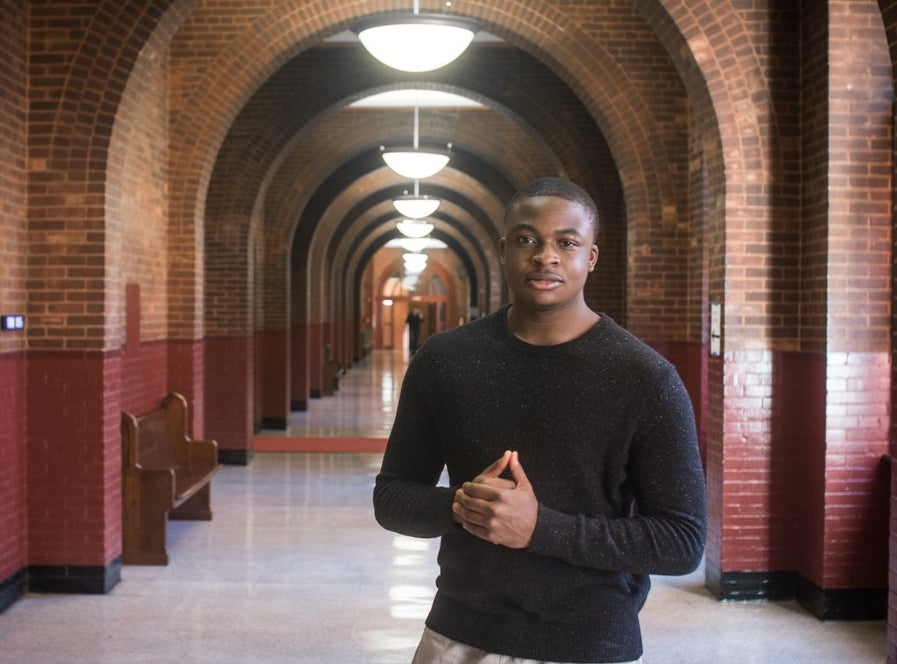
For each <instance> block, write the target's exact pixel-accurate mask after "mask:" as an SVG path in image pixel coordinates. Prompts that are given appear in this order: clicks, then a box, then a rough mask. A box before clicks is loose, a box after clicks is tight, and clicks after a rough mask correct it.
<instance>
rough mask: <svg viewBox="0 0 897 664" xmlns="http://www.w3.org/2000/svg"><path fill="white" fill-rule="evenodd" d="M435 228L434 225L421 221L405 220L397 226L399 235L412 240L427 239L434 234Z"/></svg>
mask: <svg viewBox="0 0 897 664" xmlns="http://www.w3.org/2000/svg"><path fill="white" fill-rule="evenodd" d="M433 228H434V226H433V224H430V223H427V222H426V221H421V220H420V219H403V220H402V221H400V222H398V223H397V224H396V229H398V231H399V233H401V234H402V235H404V236H405V237H410V238H421V237H427V236H428V235H429V234H430V233H432V232H433Z"/></svg>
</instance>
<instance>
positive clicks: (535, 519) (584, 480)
mask: <svg viewBox="0 0 897 664" xmlns="http://www.w3.org/2000/svg"><path fill="white" fill-rule="evenodd" d="M597 216H598V215H597V211H596V208H595V204H594V202H593V201H592V199H591V198H590V197H589V195H588V194H587V193H586V192H585V191H583V190H582V189H581V188H579V187H578V186H577V185H575V184H573V183H571V182H569V181H567V180H563V179H558V178H546V179H541V180H537V181H535V182H533V183H530V184H529V185H527V186H525V187H524V188H523V189H522V190H520V191H519V192H518V193H517V194H516V195H515V196H514V197H513V198H512V200H511V201H510V203H509V204H508V206H507V209H506V213H505V222H504V232H505V236H504V237H503V238H502V239H501V243H500V254H501V261H502V263H503V265H504V272H505V278H506V280H507V283H508V288H509V290H510V292H511V294H512V296H513V302H512V303H511V304H510V305H505V306H504V307H502V308H501V309H499V310H498V311H496V312H494V313H492V314H489V315H486V316H483V317H482V318H479V319H478V320H476V321H474V322H472V323H469V324H467V325H464V326H461V327H458V328H455V329H453V330H450V331H447V332H443V333H440V334H437V335H434V336H431V337H430V338H429V339H428V340H427V343H426V344H425V345H424V346H423V347H422V348H421V349H420V351H419V352H418V353H417V354H416V355H415V356H414V357H413V358H412V361H411V363H410V364H409V366H408V370H407V373H406V375H405V378H404V381H403V385H402V390H401V395H400V399H399V405H398V409H397V412H396V418H395V423H394V425H393V429H392V432H391V434H390V437H389V442H388V445H387V448H386V453H385V455H384V458H383V465H382V468H381V470H380V474H379V475H378V476H377V480H376V487H375V489H374V508H375V514H376V517H377V520H378V521H379V523H380V524H381V525H383V526H384V527H385V528H388V529H390V530H393V531H396V532H399V533H403V534H405V535H410V536H415V537H441V538H442V542H441V546H440V551H439V566H440V573H439V577H438V578H437V580H436V586H437V593H436V597H435V599H434V601H433V605H432V607H431V610H430V613H429V616H428V617H427V620H426V628H425V630H424V634H423V636H422V638H421V642H420V644H419V646H418V649H417V652H416V654H415V657H414V663H415V664H434V663H440V662H442V663H446V662H452V663H453V664H459V663H466V664H472V663H473V662H477V663H480V664H486V663H495V664H497V663H498V662H502V663H505V662H513V663H518V664H520V663H523V662H527V663H530V664H531V663H532V662H533V661H538V662H588V663H607V662H640V661H641V659H640V658H641V656H642V641H641V631H640V627H639V617H638V614H639V611H640V610H641V608H642V606H643V605H644V603H645V599H646V597H647V595H648V589H649V586H650V581H649V577H648V575H650V574H664V575H677V574H686V573H688V572H691V571H692V570H694V569H695V568H696V567H697V566H698V564H699V563H700V561H701V558H702V555H703V550H704V542H705V538H706V503H705V486H704V475H703V471H702V468H701V462H700V459H699V455H698V445H697V437H696V433H695V423H694V416H693V413H692V408H691V402H690V400H689V397H688V394H687V393H686V391H685V388H684V387H683V385H682V382H681V380H680V379H679V376H678V374H677V373H676V370H675V368H674V367H673V365H671V364H670V363H669V362H667V361H666V360H665V359H664V358H662V357H661V356H660V355H659V354H657V353H656V352H655V351H653V350H652V349H650V348H649V347H648V346H647V345H645V344H643V343H642V342H640V341H638V340H637V339H636V338H635V337H633V336H632V335H631V334H629V333H628V332H626V331H625V330H623V329H622V328H621V327H619V326H618V325H617V324H616V323H615V322H614V321H613V320H612V319H611V318H610V317H609V316H607V315H605V314H599V313H597V312H595V311H592V309H590V308H589V307H588V306H587V305H586V303H585V299H584V296H583V287H584V285H585V283H586V278H587V277H588V275H589V273H591V272H592V271H593V270H594V268H595V265H596V263H597V260H598V247H597V245H596V244H595V238H596V235H597V230H598V229H597V225H598V221H597ZM443 468H447V470H448V480H449V483H450V486H448V487H443V486H437V482H438V481H439V478H440V475H441V474H442V472H443Z"/></svg>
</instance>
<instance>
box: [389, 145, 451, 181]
mask: <svg viewBox="0 0 897 664" xmlns="http://www.w3.org/2000/svg"><path fill="white" fill-rule="evenodd" d="M381 155H382V157H383V161H385V162H386V165H387V166H389V167H390V168H391V169H392V170H394V171H395V172H396V173H398V174H399V175H401V176H402V177H404V178H408V179H409V180H423V179H426V178H428V177H432V176H434V175H436V174H437V173H438V172H439V171H441V170H442V169H443V168H445V166H446V164H448V163H449V154H448V152H444V151H442V150H420V149H418V148H396V149H391V150H384V151H383V152H382V153H381Z"/></svg>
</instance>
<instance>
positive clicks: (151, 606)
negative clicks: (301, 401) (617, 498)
mask: <svg viewBox="0 0 897 664" xmlns="http://www.w3.org/2000/svg"><path fill="white" fill-rule="evenodd" d="M404 367H405V359H404V358H403V357H402V355H401V354H393V353H388V352H375V353H374V354H373V355H372V356H370V357H368V358H367V359H366V360H364V361H363V362H361V363H359V364H358V365H356V366H355V367H354V368H352V369H351V370H350V371H349V372H348V373H346V374H345V375H344V376H343V377H342V380H341V385H340V389H339V390H338V392H337V393H336V394H335V395H334V396H332V397H327V398H325V399H322V400H316V401H313V402H312V403H311V406H310V409H309V411H308V412H306V413H293V414H292V416H291V422H290V430H289V431H288V432H286V433H287V434H289V435H293V436H302V435H309V436H311V435H314V436H320V435H326V436H370V437H378V436H383V435H385V434H386V433H387V432H388V429H389V425H390V423H391V421H392V417H393V412H394V407H395V401H396V398H397V394H398V388H399V385H400V382H401V377H402V374H403V371H404ZM266 433H269V434H270V433H271V432H266ZM380 456H381V455H379V454H352V453H341V454H334V453H314V454H310V453H303V454H283V453H260V454H256V456H255V457H254V459H253V460H252V462H251V464H250V465H249V466H248V467H238V466H228V467H225V468H224V469H223V470H222V472H220V473H219V474H218V475H217V476H216V477H215V479H214V481H213V491H212V503H213V509H214V513H215V516H214V519H213V521H211V522H209V523H204V522H189V521H172V522H170V523H169V526H168V538H169V554H170V558H171V563H170V564H169V566H167V567H137V566H126V567H124V568H123V571H122V581H121V582H120V583H119V584H118V585H117V586H116V587H115V588H114V589H113V590H112V592H111V593H110V594H108V595H106V596H84V595H41V594H33V593H31V594H27V595H26V596H24V597H23V598H22V599H21V600H19V601H18V602H17V603H15V604H14V605H13V606H12V607H10V608H9V609H8V610H7V611H6V612H4V613H3V614H2V615H0V662H3V663H5V664H19V663H25V662H29V663H30V662H41V663H42V664H53V663H60V664H61V663H71V662H91V663H116V664H118V663H121V662H135V663H136V662H153V663H154V664H155V663H158V662H182V663H184V662H216V663H230V662H241V663H242V662H289V661H292V662H308V663H314V664H350V663H352V664H354V663H361V662H370V663H387V662H391V663H396V664H399V663H407V662H409V661H410V659H411V654H412V652H413V650H414V647H415V645H416V643H417V639H418V637H419V635H420V632H421V629H422V626H423V620H424V617H425V616H426V613H427V610H428V608H429V603H430V600H431V598H432V595H433V580H434V578H435V574H436V566H435V556H436V548H437V542H436V541H430V540H415V539H410V538H406V537H400V536H395V535H393V534H391V533H389V532H386V531H384V530H382V529H381V528H380V527H379V526H378V525H377V524H376V523H375V521H374V518H373V514H372V509H371V490H372V487H373V481H374V477H375V475H376V473H377V470H378V468H379V464H380ZM642 616H643V632H644V641H645V657H644V662H645V664H686V663H687V664H702V663H707V664H710V663H714V664H715V663H718V662H738V663H739V664H750V663H776V664H778V663H782V664H825V663H831V664H847V663H850V664H867V663H868V664H872V663H876V664H878V663H881V662H884V661H885V649H886V633H885V632H886V624H885V622H884V621H876V622H852V623H851V622H829V623H825V622H821V621H819V620H817V619H816V618H814V617H812V616H811V615H810V614H808V613H807V612H806V611H804V610H803V609H801V608H800V607H798V606H797V604H796V603H794V602H757V603H738V602H725V603H721V602H718V601H717V600H715V599H714V598H713V597H712V596H711V595H710V593H709V592H708V591H707V590H706V589H705V588H704V585H703V570H698V571H697V572H695V573H694V574H691V575H689V576H686V577H681V578H675V579H671V578H656V579H655V583H654V589H653V590H652V592H651V595H650V596H649V599H648V603H647V605H646V607H645V609H644V610H643V613H642Z"/></svg>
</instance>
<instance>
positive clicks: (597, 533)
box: [530, 369, 707, 575]
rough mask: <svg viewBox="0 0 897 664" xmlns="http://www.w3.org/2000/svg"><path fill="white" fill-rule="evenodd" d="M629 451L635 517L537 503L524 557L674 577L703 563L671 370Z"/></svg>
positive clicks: (696, 500) (690, 435)
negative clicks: (586, 512) (573, 511)
mask: <svg viewBox="0 0 897 664" xmlns="http://www.w3.org/2000/svg"><path fill="white" fill-rule="evenodd" d="M648 405H649V407H648V408H647V409H646V411H645V413H644V420H643V422H642V423H641V424H640V425H639V426H638V427H637V428H636V430H635V433H634V436H633V439H632V441H631V445H630V449H629V458H628V463H627V475H628V480H629V482H630V483H631V486H632V491H633V494H634V498H635V510H634V513H633V514H629V515H618V516H589V515H584V514H565V513H562V512H560V511H558V510H555V509H552V508H551V507H550V506H548V505H544V504H541V503H540V505H539V516H538V521H537V524H536V530H535V532H534V533H533V538H532V541H531V544H530V551H531V552H533V553H538V554H541V555H546V556H551V557H555V558H560V559H562V560H564V561H566V562H569V563H571V564H574V565H578V566H582V567H590V568H596V569H602V570H609V571H616V572H628V573H633V574H663V575H678V574H687V573H689V572H691V571H693V570H694V569H695V568H696V567H697V566H698V565H699V564H700V561H701V557H702V555H703V551H704V544H705V540H706V529H707V525H706V520H707V507H706V491H705V484H704V474H703V469H702V466H701V461H700V456H699V453H698V445H697V433H696V431H695V424H694V415H693V412H692V407H691V402H690V400H689V397H688V394H687V392H686V391H685V388H684V386H683V385H682V383H681V381H680V380H679V377H678V375H676V374H675V371H674V370H672V369H670V371H669V372H668V376H667V380H666V382H665V384H662V386H661V389H660V390H659V392H658V396H657V398H656V400H655V401H653V402H651V403H649V404H648Z"/></svg>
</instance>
